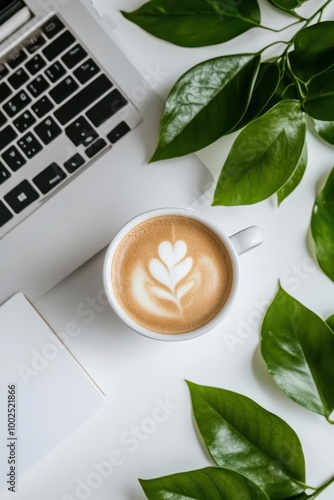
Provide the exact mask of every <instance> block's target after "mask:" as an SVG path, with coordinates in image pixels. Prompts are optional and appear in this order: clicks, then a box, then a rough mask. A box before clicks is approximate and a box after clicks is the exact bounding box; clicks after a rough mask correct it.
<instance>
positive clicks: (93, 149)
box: [86, 139, 107, 158]
mask: <svg viewBox="0 0 334 500" xmlns="http://www.w3.org/2000/svg"><path fill="white" fill-rule="evenodd" d="M106 145H107V143H106V141H105V140H104V139H98V140H97V141H95V142H94V143H93V144H92V145H91V146H89V148H87V149H86V155H87V156H88V158H93V156H95V155H97V153H99V152H100V151H101V150H102V149H103V148H104V147H105V146H106Z"/></svg>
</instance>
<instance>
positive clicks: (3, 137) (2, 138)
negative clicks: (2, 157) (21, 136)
mask: <svg viewBox="0 0 334 500" xmlns="http://www.w3.org/2000/svg"><path fill="white" fill-rule="evenodd" d="M16 137H17V133H16V132H15V130H14V129H13V128H12V127H11V126H10V125H8V126H7V127H6V128H4V129H3V130H1V131H0V151H1V150H2V149H5V147H6V146H8V144H10V143H11V142H12V141H13V140H14V139H16Z"/></svg>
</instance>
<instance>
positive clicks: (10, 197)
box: [4, 181, 39, 214]
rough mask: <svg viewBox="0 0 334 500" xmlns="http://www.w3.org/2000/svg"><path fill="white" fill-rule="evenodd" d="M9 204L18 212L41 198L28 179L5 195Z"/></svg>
mask: <svg viewBox="0 0 334 500" xmlns="http://www.w3.org/2000/svg"><path fill="white" fill-rule="evenodd" d="M4 198H5V201H6V202H7V203H8V205H9V206H10V207H11V208H12V209H13V210H14V212H15V213H16V214H19V213H20V212H22V210H23V209H25V208H26V207H27V206H29V205H30V204H31V203H33V202H34V201H35V200H37V199H38V198H39V194H38V193H37V191H36V189H34V188H33V187H32V185H31V184H29V182H28V181H22V182H21V183H20V184H19V185H18V186H16V188H14V189H12V190H11V191H10V192H9V193H8V194H6V196H5V197H4Z"/></svg>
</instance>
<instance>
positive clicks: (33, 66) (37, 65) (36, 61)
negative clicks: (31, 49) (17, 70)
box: [25, 54, 46, 75]
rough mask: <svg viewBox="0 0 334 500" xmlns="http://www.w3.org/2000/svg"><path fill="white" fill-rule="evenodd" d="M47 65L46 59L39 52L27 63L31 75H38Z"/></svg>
mask: <svg viewBox="0 0 334 500" xmlns="http://www.w3.org/2000/svg"><path fill="white" fill-rule="evenodd" d="M45 66H46V60H45V59H44V58H43V57H42V56H40V55H39V54H36V55H35V56H34V57H32V58H31V59H30V61H28V62H27V64H26V65H25V67H26V68H27V70H28V71H29V73H30V74H31V75H36V74H37V73H38V72H39V71H40V70H41V69H42V68H44V67H45Z"/></svg>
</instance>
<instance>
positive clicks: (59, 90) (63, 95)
mask: <svg viewBox="0 0 334 500" xmlns="http://www.w3.org/2000/svg"><path fill="white" fill-rule="evenodd" d="M78 88H79V85H78V84H77V82H75V81H74V80H73V78H72V77H71V76H68V77H67V78H65V80H63V81H62V82H60V83H58V85H57V86H56V87H55V88H54V89H52V90H51V91H50V96H51V97H52V99H53V100H54V101H55V102H56V103H57V104H59V103H61V102H63V101H64V100H65V99H67V98H68V97H69V96H70V95H71V94H73V92H75V91H76V90H78Z"/></svg>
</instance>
